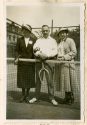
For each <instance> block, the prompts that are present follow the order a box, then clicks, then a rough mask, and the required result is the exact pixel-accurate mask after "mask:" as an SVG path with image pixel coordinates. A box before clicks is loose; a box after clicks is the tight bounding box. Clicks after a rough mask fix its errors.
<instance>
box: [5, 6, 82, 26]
mask: <svg viewBox="0 0 87 125" xmlns="http://www.w3.org/2000/svg"><path fill="white" fill-rule="evenodd" d="M6 17H7V18H9V19H11V20H13V21H15V22H16V23H18V24H20V25H22V24H29V25H31V26H32V27H33V28H34V27H41V26H42V25H43V24H47V25H49V26H51V24H52V20H53V26H54V27H57V26H59V27H60V26H62V27H64V26H78V25H79V24H80V8H79V6H57V5H31V6H30V5H29V6H28V5H27V6H23V5H22V6H7V9H6Z"/></svg>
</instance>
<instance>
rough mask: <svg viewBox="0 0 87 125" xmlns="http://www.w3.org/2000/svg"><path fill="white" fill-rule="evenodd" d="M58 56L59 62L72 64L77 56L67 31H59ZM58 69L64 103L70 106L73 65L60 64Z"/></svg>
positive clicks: (71, 100) (72, 97)
mask: <svg viewBox="0 0 87 125" xmlns="http://www.w3.org/2000/svg"><path fill="white" fill-rule="evenodd" d="M58 38H59V41H60V42H59V43H58V56H57V59H58V60H59V61H71V62H74V58H75V56H76V54H77V50H76V45H75V42H74V40H73V39H71V38H68V29H61V30H60V31H59V33H58ZM59 67H60V84H61V85H64V90H65V99H64V103H67V104H71V103H73V102H74V96H73V88H72V84H73V82H75V75H76V74H75V64H74V63H70V64H69V63H61V64H59Z"/></svg>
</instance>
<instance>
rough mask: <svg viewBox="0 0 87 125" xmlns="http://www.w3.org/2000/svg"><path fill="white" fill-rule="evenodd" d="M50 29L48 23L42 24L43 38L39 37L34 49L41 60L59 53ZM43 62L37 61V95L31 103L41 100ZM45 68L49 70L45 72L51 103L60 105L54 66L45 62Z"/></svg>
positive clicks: (51, 57) (52, 57)
mask: <svg viewBox="0 0 87 125" xmlns="http://www.w3.org/2000/svg"><path fill="white" fill-rule="evenodd" d="M49 33H50V29H49V26H48V25H43V26H42V34H43V36H42V38H39V39H38V40H37V41H36V43H35V44H34V47H33V50H34V55H35V56H36V58H38V59H40V60H43V61H44V60H47V59H54V58H55V56H56V55H57V43H56V41H55V40H54V39H53V38H51V37H50V36H49ZM40 64H41V63H36V97H35V98H33V99H31V100H30V101H29V103H34V102H36V101H37V100H39V96H40V88H41V81H40V77H39V71H40V69H41V65H40ZM44 66H45V68H46V69H47V70H48V71H49V76H48V74H46V73H45V76H46V79H47V84H48V93H49V99H50V101H51V103H52V104H53V105H55V106H57V105H58V103H57V102H56V101H55V99H54V85H53V66H52V65H50V64H48V63H46V62H45V63H44Z"/></svg>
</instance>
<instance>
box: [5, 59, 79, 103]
mask: <svg viewBox="0 0 87 125" xmlns="http://www.w3.org/2000/svg"><path fill="white" fill-rule="evenodd" d="M13 60H14V59H12V58H8V59H7V92H10V91H15V92H21V89H20V88H17V65H14V61H13ZM22 61H30V62H32V63H33V62H35V60H34V59H31V60H29V59H27V60H25V59H24V60H22ZM48 62H52V63H54V64H55V70H54V76H53V78H54V79H53V84H54V96H56V97H59V98H64V96H65V91H64V87H63V89H62V90H59V89H58V87H59V86H58V85H59V84H58V65H59V63H63V62H58V61H57V60H55V61H53V60H48ZM65 63H68V61H66V62H65ZM69 63H70V62H69ZM75 72H76V81H75V82H73V85H72V88H73V93H74V98H75V102H77V103H79V104H80V62H77V61H75ZM43 80H44V82H43V84H42V85H41V92H44V93H47V92H48V89H47V82H46V78H45V75H44V79H43ZM62 86H63V85H62ZM30 91H31V92H35V88H32V89H31V90H30Z"/></svg>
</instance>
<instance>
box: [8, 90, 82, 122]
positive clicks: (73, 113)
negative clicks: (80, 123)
mask: <svg viewBox="0 0 87 125" xmlns="http://www.w3.org/2000/svg"><path fill="white" fill-rule="evenodd" d="M20 96H21V93H20V92H16V91H9V92H8V94H7V111H6V118H7V119H55V120H57V119H61V120H64V119H65V120H80V105H79V104H78V103H74V104H72V105H65V104H63V99H61V98H58V97H55V98H56V100H57V101H58V102H59V105H58V106H57V107H55V106H53V105H52V104H51V103H50V101H49V99H48V95H47V94H46V93H41V96H40V101H39V102H36V103H34V104H28V103H25V102H24V103H19V99H20ZM32 97H34V93H30V99H31V98H32Z"/></svg>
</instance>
